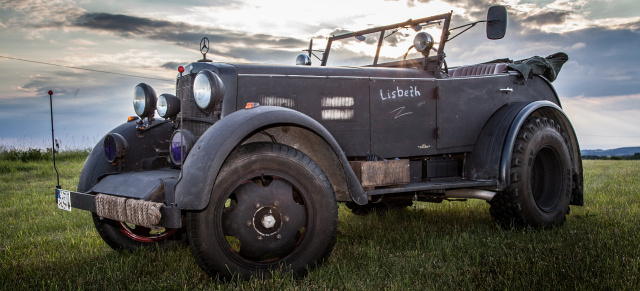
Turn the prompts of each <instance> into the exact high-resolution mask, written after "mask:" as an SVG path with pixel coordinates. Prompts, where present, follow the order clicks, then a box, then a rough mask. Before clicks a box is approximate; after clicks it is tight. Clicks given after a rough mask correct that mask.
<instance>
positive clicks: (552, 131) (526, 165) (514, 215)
mask: <svg viewBox="0 0 640 291" xmlns="http://www.w3.org/2000/svg"><path fill="white" fill-rule="evenodd" d="M510 180H511V184H510V185H509V187H508V188H507V190H505V191H504V192H501V193H498V194H497V195H496V196H495V197H494V198H493V200H492V201H491V202H490V203H491V208H490V212H491V215H492V216H493V217H494V218H495V219H496V221H497V222H498V223H499V224H501V225H502V226H505V227H510V226H521V227H534V228H538V227H547V226H554V225H559V224H562V223H563V222H564V220H565V217H566V214H567V213H568V211H569V202H570V195H571V156H570V155H569V149H568V146H567V143H566V140H565V138H564V133H563V132H562V129H561V128H560V127H559V126H558V125H556V124H555V122H554V121H553V120H551V119H547V118H541V117H529V118H528V119H527V120H526V121H525V124H524V125H523V127H522V128H521V129H520V132H519V133H518V137H517V140H516V143H515V145H514V149H513V152H512V155H511V172H510Z"/></svg>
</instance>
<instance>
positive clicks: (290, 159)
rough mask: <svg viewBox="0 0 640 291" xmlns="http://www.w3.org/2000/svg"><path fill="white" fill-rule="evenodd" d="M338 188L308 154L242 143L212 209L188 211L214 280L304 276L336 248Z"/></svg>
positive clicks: (196, 248) (192, 236)
mask: <svg viewBox="0 0 640 291" xmlns="http://www.w3.org/2000/svg"><path fill="white" fill-rule="evenodd" d="M337 223H338V208H337V205H336V201H335V196H334V195H333V190H332V188H331V184H329V182H328V180H327V177H326V176H325V174H324V172H323V171H322V169H320V167H318V165H317V164H316V163H315V162H314V161H313V160H311V159H310V158H309V157H308V156H307V155H305V154H304V153H302V152H300V151H298V150H296V149H294V148H291V147H289V146H285V145H281V144H274V143H252V144H248V145H244V146H241V147H240V148H238V149H237V150H236V151H234V152H233V153H232V154H231V155H230V157H229V158H228V159H227V161H226V162H225V164H224V166H223V167H222V169H221V171H220V174H219V175H218V178H217V180H216V183H215V186H214V188H213V190H212V192H211V199H210V201H209V205H208V206H207V208H205V209H204V210H203V211H201V212H193V213H189V214H188V234H189V241H190V244H191V250H192V252H193V253H194V255H195V257H196V259H197V261H198V263H199V264H200V266H201V267H202V269H203V270H204V271H206V272H207V273H208V274H209V275H210V276H212V277H221V278H225V279H230V278H232V277H233V276H240V277H242V278H244V279H248V278H250V277H268V276H269V275H270V273H271V272H273V271H276V270H282V271H285V272H292V273H294V274H297V275H304V274H305V273H306V272H307V270H309V269H312V268H314V267H315V266H316V265H319V264H321V263H322V262H323V261H324V259H325V258H327V257H328V256H329V254H330V252H331V250H332V249H333V245H334V244H335V237H336V231H337Z"/></svg>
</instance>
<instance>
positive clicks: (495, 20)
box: [487, 5, 507, 39]
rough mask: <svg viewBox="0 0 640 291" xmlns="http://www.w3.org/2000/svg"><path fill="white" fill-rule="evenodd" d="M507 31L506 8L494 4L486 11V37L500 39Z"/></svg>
mask: <svg viewBox="0 0 640 291" xmlns="http://www.w3.org/2000/svg"><path fill="white" fill-rule="evenodd" d="M506 32H507V8H505V7H504V6H500V5H496V6H491V7H489V11H488V12H487V38H488V39H501V38H503V37H504V34H505V33H506Z"/></svg>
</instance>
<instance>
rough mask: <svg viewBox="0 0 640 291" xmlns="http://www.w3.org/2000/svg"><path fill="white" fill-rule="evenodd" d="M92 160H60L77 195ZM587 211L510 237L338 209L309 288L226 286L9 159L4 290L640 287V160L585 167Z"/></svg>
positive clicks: (460, 220) (421, 211) (438, 220)
mask: <svg viewBox="0 0 640 291" xmlns="http://www.w3.org/2000/svg"><path fill="white" fill-rule="evenodd" d="M85 156H86V153H84V152H80V153H73V152H72V153H62V155H61V156H60V158H59V159H58V169H59V172H60V174H61V181H60V182H61V184H62V186H63V188H65V189H71V190H74V189H75V185H76V184H77V181H78V176H79V173H80V170H81V167H82V163H83V161H84V157H85ZM584 170H585V189H586V191H585V206H584V207H572V211H571V214H570V215H569V216H568V219H567V222H566V223H565V224H564V226H562V227H560V228H556V229H552V230H543V231H533V230H503V229H500V228H499V227H497V226H496V225H495V224H494V223H493V221H492V219H491V216H490V215H489V211H488V209H489V205H488V204H487V203H486V202H483V201H468V202H446V201H445V202H443V203H441V204H428V203H417V204H416V205H415V206H413V207H410V208H408V209H406V210H401V211H397V212H393V213H385V214H373V215H369V216H355V215H353V214H351V212H350V211H349V210H348V209H346V207H344V206H343V205H341V206H340V214H339V215H340V222H339V225H338V241H337V243H336V246H335V248H334V251H333V253H332V255H331V257H330V258H329V260H328V261H327V262H325V264H324V265H323V266H322V267H320V268H318V269H316V270H315V271H313V272H311V273H310V274H309V275H308V276H307V277H305V278H302V279H294V278H291V277H290V276H287V275H282V274H275V275H274V277H273V278H271V279H270V280H268V281H258V280H253V281H246V282H230V283H221V282H218V281H214V280H211V279H210V278H209V277H207V275H206V274H205V273H204V272H203V271H201V270H200V268H199V267H198V265H197V264H196V262H195V259H194V258H193V256H192V255H191V252H190V250H189V248H188V247H186V246H185V247H178V248H174V249H171V250H166V251H149V250H142V251H138V252H134V253H117V252H115V251H112V250H111V249H110V248H109V247H108V246H107V245H106V244H105V243H104V242H103V241H102V240H101V239H100V237H99V236H98V234H97V232H96V231H95V230H94V227H93V223H92V221H91V216H90V213H88V212H85V211H80V210H75V209H74V210H73V211H72V212H66V211H61V210H58V209H57V206H56V204H55V201H54V200H55V199H54V194H53V188H54V186H55V172H54V170H53V167H52V165H51V163H50V161H46V160H45V161H42V160H41V161H29V162H23V161H19V160H18V161H15V160H12V161H10V160H0V185H1V186H2V193H1V194H0V222H1V224H0V289H2V290H31V289H100V290H104V289H154V290H165V289H170V290H175V289H186V290H194V289H195V290H197V289H260V290H280V289H299V290H306V289H312V290H335V289H345V290H381V289H385V290H394V289H395V290H407V289H427V290H443V289H445V290H450V289H490V290H496V289H515V290H548V289H593V290H601V289H607V290H637V288H638V286H640V210H639V209H640V161H585V163H584Z"/></svg>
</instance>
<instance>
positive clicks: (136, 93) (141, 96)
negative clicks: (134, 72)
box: [133, 83, 157, 118]
mask: <svg viewBox="0 0 640 291" xmlns="http://www.w3.org/2000/svg"><path fill="white" fill-rule="evenodd" d="M156 98H157V97H156V91H155V90H153V88H151V86H149V85H147V84H145V83H140V84H138V86H136V88H135V89H134V90H133V110H135V112H136V114H137V115H138V116H140V118H145V117H150V116H153V111H154V110H156Z"/></svg>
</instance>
